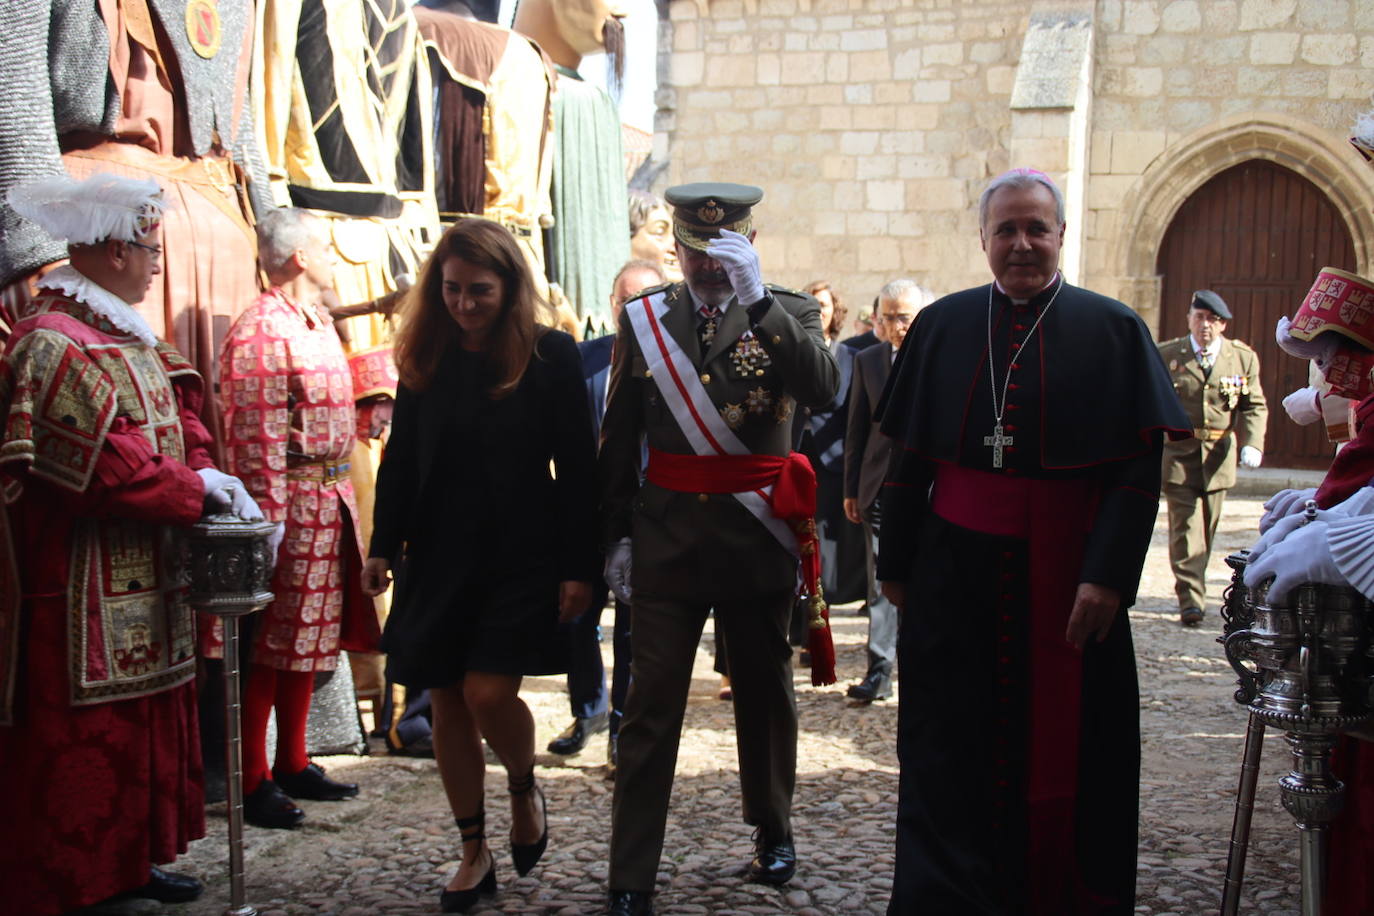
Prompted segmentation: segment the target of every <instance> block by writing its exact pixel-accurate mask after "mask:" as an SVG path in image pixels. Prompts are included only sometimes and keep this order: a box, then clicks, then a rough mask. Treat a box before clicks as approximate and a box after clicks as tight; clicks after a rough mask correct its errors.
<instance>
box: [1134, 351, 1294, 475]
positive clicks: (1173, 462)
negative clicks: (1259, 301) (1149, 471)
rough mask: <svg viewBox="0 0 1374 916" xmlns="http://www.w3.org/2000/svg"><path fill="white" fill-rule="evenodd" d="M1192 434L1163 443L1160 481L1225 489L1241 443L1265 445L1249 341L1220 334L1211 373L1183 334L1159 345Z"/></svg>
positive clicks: (1260, 394)
mask: <svg viewBox="0 0 1374 916" xmlns="http://www.w3.org/2000/svg"><path fill="white" fill-rule="evenodd" d="M1159 353H1160V356H1162V357H1163V358H1164V364H1165V366H1166V367H1167V368H1168V370H1169V377H1170V378H1171V379H1172V380H1173V383H1174V392H1175V393H1176V394H1177V395H1178V399H1179V401H1180V402H1181V403H1182V404H1183V409H1184V410H1185V411H1186V412H1187V414H1188V420H1189V422H1191V424H1192V426H1193V438H1191V439H1184V440H1181V441H1178V442H1166V443H1165V444H1164V484H1165V486H1169V485H1173V486H1186V487H1191V488H1193V489H1195V490H1199V491H1204V492H1205V491H1209V490H1225V489H1228V488H1230V487H1232V486H1234V485H1235V483H1236V459H1237V457H1238V456H1239V454H1240V446H1243V445H1252V446H1254V447H1255V448H1257V449H1259V450H1260V451H1264V424H1265V421H1266V420H1267V419H1268V417H1269V408H1268V407H1267V406H1266V405H1265V403H1264V392H1263V391H1261V390H1260V379H1259V357H1258V356H1257V355H1256V354H1255V351H1254V350H1252V349H1251V348H1250V347H1249V346H1248V345H1246V344H1244V343H1242V342H1240V341H1238V340H1230V339H1227V338H1224V337H1223V338H1222V340H1221V350H1220V352H1218V354H1217V358H1216V362H1215V363H1213V365H1212V371H1211V372H1210V373H1207V372H1204V371H1203V369H1202V367H1201V366H1199V365H1198V361H1197V354H1196V353H1195V352H1194V351H1193V341H1192V338H1191V337H1190V336H1188V335H1185V336H1183V337H1178V338H1175V339H1174V340H1169V341H1165V342H1164V343H1162V344H1160V345H1159Z"/></svg>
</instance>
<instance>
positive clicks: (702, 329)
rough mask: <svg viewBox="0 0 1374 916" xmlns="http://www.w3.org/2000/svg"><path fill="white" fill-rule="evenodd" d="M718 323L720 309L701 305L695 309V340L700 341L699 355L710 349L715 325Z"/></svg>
mask: <svg viewBox="0 0 1374 916" xmlns="http://www.w3.org/2000/svg"><path fill="white" fill-rule="evenodd" d="M719 323H720V307H719V306H715V305H703V306H702V307H701V308H699V309H697V340H699V341H701V355H702V356H703V357H704V356H705V355H706V351H707V350H710V349H711V341H713V340H715V339H716V325H717V324H719Z"/></svg>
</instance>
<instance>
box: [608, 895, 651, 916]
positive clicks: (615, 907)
mask: <svg viewBox="0 0 1374 916" xmlns="http://www.w3.org/2000/svg"><path fill="white" fill-rule="evenodd" d="M653 913H654V894H653V892H652V891H611V897H610V900H609V901H608V903H607V905H606V916H653Z"/></svg>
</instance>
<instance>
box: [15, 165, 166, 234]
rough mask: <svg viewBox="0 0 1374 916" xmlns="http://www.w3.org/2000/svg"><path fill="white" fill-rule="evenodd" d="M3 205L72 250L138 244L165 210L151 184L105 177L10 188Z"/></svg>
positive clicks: (54, 179)
mask: <svg viewBox="0 0 1374 916" xmlns="http://www.w3.org/2000/svg"><path fill="white" fill-rule="evenodd" d="M7 199H8V201H9V205H10V206H11V207H13V208H14V211H15V212H16V213H18V214H19V215H20V216H22V217H24V218H25V219H29V220H33V221H34V222H35V223H37V224H38V225H39V226H41V227H43V230H44V231H45V232H47V233H48V235H51V236H52V237H53V238H55V239H62V240H65V241H66V242H67V243H68V244H71V245H92V244H94V243H96V242H103V241H105V240H106V239H119V240H121V241H125V242H133V241H137V240H138V239H140V238H142V237H143V236H145V235H147V234H148V233H149V232H151V231H153V230H154V229H156V228H157V226H158V224H159V223H160V222H161V221H162V209H163V206H164V204H165V201H164V200H163V197H162V188H160V187H159V186H158V183H157V182H156V181H151V180H147V179H142V180H141V179H137V178H125V177H123V176H120V175H110V174H108V173H105V172H100V173H98V174H95V175H92V176H91V177H90V178H87V179H86V180H85V181H76V180H75V179H73V178H71V177H70V176H67V175H56V176H53V177H51V178H41V179H39V180H37V181H32V182H29V183H28V184H24V185H20V186H18V187H16V188H12V189H11V190H10V192H9V194H8V195H7Z"/></svg>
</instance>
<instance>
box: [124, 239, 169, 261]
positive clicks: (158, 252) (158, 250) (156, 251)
mask: <svg viewBox="0 0 1374 916" xmlns="http://www.w3.org/2000/svg"><path fill="white" fill-rule="evenodd" d="M129 244H130V245H133V246H134V247H135V248H142V249H143V250H144V251H151V252H152V253H153V257H155V258H160V257H162V246H161V245H145V244H143V243H142V242H130V243H129Z"/></svg>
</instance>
